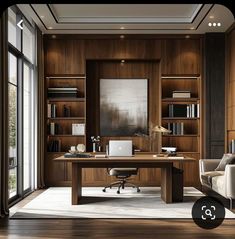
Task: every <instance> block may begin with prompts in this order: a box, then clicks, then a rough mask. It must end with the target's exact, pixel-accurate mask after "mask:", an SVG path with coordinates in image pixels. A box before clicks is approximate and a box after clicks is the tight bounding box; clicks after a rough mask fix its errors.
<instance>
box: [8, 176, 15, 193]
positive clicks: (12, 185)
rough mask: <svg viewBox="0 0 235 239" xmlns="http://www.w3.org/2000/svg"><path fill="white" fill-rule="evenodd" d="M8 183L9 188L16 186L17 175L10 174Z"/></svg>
mask: <svg viewBox="0 0 235 239" xmlns="http://www.w3.org/2000/svg"><path fill="white" fill-rule="evenodd" d="M8 185H9V190H12V189H14V188H16V175H9V180H8Z"/></svg>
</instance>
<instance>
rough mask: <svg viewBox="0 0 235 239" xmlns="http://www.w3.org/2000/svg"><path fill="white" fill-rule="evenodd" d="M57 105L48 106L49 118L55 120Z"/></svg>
mask: <svg viewBox="0 0 235 239" xmlns="http://www.w3.org/2000/svg"><path fill="white" fill-rule="evenodd" d="M56 111H57V108H56V104H47V117H48V118H55V117H56Z"/></svg>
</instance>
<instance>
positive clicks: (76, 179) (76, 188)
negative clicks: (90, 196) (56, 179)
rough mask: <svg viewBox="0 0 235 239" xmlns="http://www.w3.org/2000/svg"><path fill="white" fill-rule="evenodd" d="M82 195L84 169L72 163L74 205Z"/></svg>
mask: <svg viewBox="0 0 235 239" xmlns="http://www.w3.org/2000/svg"><path fill="white" fill-rule="evenodd" d="M81 197H82V169H81V168H80V167H79V165H78V164H77V163H72V205H77V204H78V202H79V200H80V199H81Z"/></svg>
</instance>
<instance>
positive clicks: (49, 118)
mask: <svg viewBox="0 0 235 239" xmlns="http://www.w3.org/2000/svg"><path fill="white" fill-rule="evenodd" d="M47 119H48V120H85V119H86V118H85V117H55V118H52V117H48V118H47Z"/></svg>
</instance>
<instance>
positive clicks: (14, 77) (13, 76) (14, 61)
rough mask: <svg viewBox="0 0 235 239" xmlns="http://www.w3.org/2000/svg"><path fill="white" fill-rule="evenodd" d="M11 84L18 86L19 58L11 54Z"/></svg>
mask: <svg viewBox="0 0 235 239" xmlns="http://www.w3.org/2000/svg"><path fill="white" fill-rule="evenodd" d="M8 59H9V60H8V62H9V66H8V67H9V79H8V80H9V82H11V83H13V84H15V85H17V58H16V57H15V56H14V55H12V54H11V53H9V58H8Z"/></svg>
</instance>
